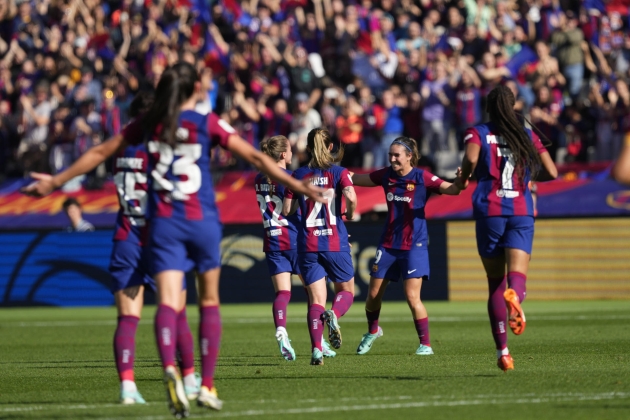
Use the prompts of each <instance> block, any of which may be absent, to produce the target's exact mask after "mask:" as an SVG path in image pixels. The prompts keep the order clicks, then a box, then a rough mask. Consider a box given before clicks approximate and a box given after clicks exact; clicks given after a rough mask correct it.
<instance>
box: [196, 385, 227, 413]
mask: <svg viewBox="0 0 630 420" xmlns="http://www.w3.org/2000/svg"><path fill="white" fill-rule="evenodd" d="M197 405H198V406H199V407H205V408H210V409H212V410H217V411H219V410H220V409H222V408H223V401H221V400H220V399H219V395H218V393H217V389H216V388H215V387H212V389H208V387H207V386H202V387H201V390H200V391H199V398H197Z"/></svg>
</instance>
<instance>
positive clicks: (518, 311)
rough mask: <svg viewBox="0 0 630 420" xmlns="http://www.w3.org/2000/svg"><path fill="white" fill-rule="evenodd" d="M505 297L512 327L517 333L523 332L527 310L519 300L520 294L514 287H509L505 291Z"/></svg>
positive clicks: (509, 322)
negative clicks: (524, 310)
mask: <svg viewBox="0 0 630 420" xmlns="http://www.w3.org/2000/svg"><path fill="white" fill-rule="evenodd" d="M503 299H505V306H507V309H508V313H509V317H508V324H509V325H510V329H512V332H513V333H514V334H515V335H521V334H523V331H525V312H523V308H522V307H521V304H520V302H519V300H518V295H517V294H516V292H515V291H514V289H507V290H506V291H505V293H503Z"/></svg>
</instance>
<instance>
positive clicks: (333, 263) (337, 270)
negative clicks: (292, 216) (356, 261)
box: [320, 252, 354, 349]
mask: <svg viewBox="0 0 630 420" xmlns="http://www.w3.org/2000/svg"><path fill="white" fill-rule="evenodd" d="M320 259H321V260H322V263H323V264H324V267H325V269H326V273H327V274H328V279H329V280H330V281H332V282H333V284H334V290H335V298H334V300H333V305H332V309H330V310H328V311H326V312H324V315H323V319H324V322H326V325H328V339H329V340H330V344H331V345H332V346H333V347H334V348H336V349H338V348H340V347H341V327H340V326H339V318H341V317H342V316H344V315H345V314H346V312H348V310H349V309H350V307H351V306H352V303H353V301H354V267H353V265H352V257H351V256H350V253H349V252H325V253H322V255H321V256H320Z"/></svg>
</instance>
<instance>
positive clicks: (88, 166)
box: [21, 134, 125, 197]
mask: <svg viewBox="0 0 630 420" xmlns="http://www.w3.org/2000/svg"><path fill="white" fill-rule="evenodd" d="M124 143H125V142H124V137H123V135H122V134H118V135H116V136H114V137H111V138H110V139H108V140H107V141H105V142H104V143H101V144H99V145H98V146H94V147H92V148H91V149H89V150H88V151H87V152H85V153H84V154H83V155H81V157H80V158H79V159H77V161H76V162H74V163H73V164H72V166H70V167H69V168H68V169H66V170H65V171H63V172H60V173H58V174H57V175H55V176H51V175H48V174H41V173H32V174H31V177H32V178H33V179H35V180H36V182H34V183H32V184H30V185H28V186H26V187H24V188H22V190H21V191H22V192H23V193H24V194H26V195H31V196H34V197H43V196H45V195H48V194H50V193H51V192H53V191H54V190H55V189H56V188H59V187H61V186H62V185H63V184H65V183H66V182H68V181H69V180H71V179H72V178H74V177H76V176H79V175H83V174H86V173H88V172H90V171H91V170H92V169H94V168H96V167H97V166H98V165H100V164H101V163H103V162H104V161H105V160H106V159H107V158H108V157H110V156H111V155H113V154H114V153H116V151H117V150H119V149H120V148H121V147H124Z"/></svg>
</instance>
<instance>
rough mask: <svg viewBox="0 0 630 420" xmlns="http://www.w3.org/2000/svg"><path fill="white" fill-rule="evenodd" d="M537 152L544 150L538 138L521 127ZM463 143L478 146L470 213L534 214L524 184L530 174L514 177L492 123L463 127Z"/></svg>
mask: <svg viewBox="0 0 630 420" xmlns="http://www.w3.org/2000/svg"><path fill="white" fill-rule="evenodd" d="M523 129H524V130H525V131H526V132H527V135H528V136H529V138H530V139H531V140H532V142H534V146H535V148H536V150H537V151H538V153H539V154H541V153H544V152H546V151H547V150H546V149H545V146H543V144H542V143H541V141H540V138H539V137H538V136H537V135H536V133H533V132H532V131H531V130H529V129H526V128H523ZM464 143H474V144H477V145H479V146H480V147H481V150H480V151H479V160H478V161H477V166H476V168H475V177H476V178H477V187H476V188H475V192H474V193H473V216H474V217H475V218H476V219H478V218H482V217H488V216H534V204H533V201H532V193H531V191H530V189H529V187H528V184H529V180H530V173H529V171H528V170H526V171H525V176H524V179H523V180H522V181H519V180H518V176H517V174H516V171H515V162H514V157H513V156H512V152H511V150H510V148H509V146H508V145H507V143H506V142H505V140H504V139H503V138H502V137H501V135H500V134H499V133H498V132H497V131H496V129H495V128H494V125H493V124H492V123H485V124H479V125H476V126H474V127H471V128H469V129H468V130H466V133H465V134H464Z"/></svg>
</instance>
